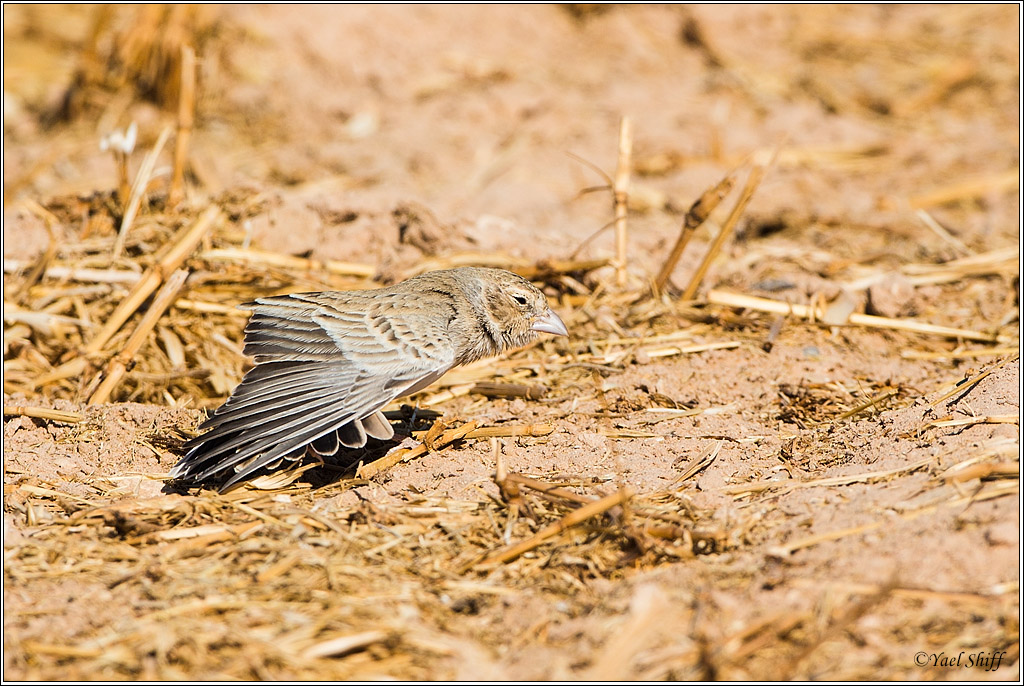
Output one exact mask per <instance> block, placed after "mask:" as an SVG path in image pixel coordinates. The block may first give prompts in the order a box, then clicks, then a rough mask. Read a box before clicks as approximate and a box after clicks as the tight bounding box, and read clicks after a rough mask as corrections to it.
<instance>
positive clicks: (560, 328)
mask: <svg viewBox="0 0 1024 686" xmlns="http://www.w3.org/2000/svg"><path fill="white" fill-rule="evenodd" d="M530 329H532V330H533V331H543V332H544V333H553V334H555V335H556V336H568V335H569V331H568V330H567V329H566V328H565V324H564V323H563V322H562V320H561V318H560V317H559V316H558V315H557V314H555V312H554V310H552V309H551V308H548V311H547V312H545V313H544V314H542V315H541V316H539V317H537V319H536V320H534V322H533V326H531V327H530Z"/></svg>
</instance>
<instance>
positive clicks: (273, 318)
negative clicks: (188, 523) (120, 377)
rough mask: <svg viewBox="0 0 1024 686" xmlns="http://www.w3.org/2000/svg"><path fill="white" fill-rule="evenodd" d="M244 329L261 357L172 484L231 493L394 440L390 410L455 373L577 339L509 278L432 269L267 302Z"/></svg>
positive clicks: (499, 272)
mask: <svg viewBox="0 0 1024 686" xmlns="http://www.w3.org/2000/svg"><path fill="white" fill-rule="evenodd" d="M240 307H243V308H247V309H251V310H252V315H251V316H250V318H249V321H248V324H247V325H246V327H245V330H244V347H243V353H244V354H246V355H250V356H252V357H253V359H254V363H255V364H254V366H253V367H252V368H251V369H249V370H248V371H247V372H246V373H245V375H244V377H243V378H242V381H241V383H240V384H239V385H238V386H237V387H236V388H235V390H234V391H233V392H232V393H231V395H230V396H229V397H228V399H227V400H226V401H225V402H224V403H223V404H222V405H221V406H220V407H219V408H217V409H216V410H215V411H214V413H213V414H212V415H211V416H210V417H209V418H208V419H207V420H206V421H205V422H203V423H202V424H201V425H200V426H199V430H200V431H202V432H203V433H200V434H199V435H197V436H195V437H194V438H191V439H189V440H188V441H186V443H185V445H184V446H183V450H184V452H185V454H184V456H183V457H182V458H181V460H180V461H179V462H178V463H177V464H176V465H175V466H174V467H173V468H172V470H171V473H170V476H171V479H173V480H175V481H179V482H187V483H190V484H207V483H211V482H214V481H216V482H219V483H221V486H220V490H221V492H224V491H227V490H230V489H232V488H234V487H235V486H237V485H239V484H241V483H243V482H245V481H247V480H249V479H251V478H253V476H254V475H255V474H256V472H259V471H260V470H264V471H263V472H262V473H266V472H267V471H268V470H273V469H276V468H277V467H278V466H279V465H280V464H281V463H282V461H283V460H285V459H289V460H296V459H299V458H300V457H302V456H303V455H304V454H306V452H307V450H311V451H312V453H314V454H315V455H316V456H320V457H321V458H322V457H327V456H333V455H336V454H338V452H339V451H340V450H341V449H342V448H360V447H363V446H364V445H366V441H367V437H368V436H369V437H373V438H376V439H380V440H389V439H391V438H392V437H393V436H394V429H393V428H392V426H391V424H390V423H389V422H388V420H387V419H386V418H385V417H384V415H383V413H382V409H383V408H384V407H385V406H386V405H387V404H388V403H390V402H391V401H393V400H395V399H396V398H400V397H403V396H407V395H411V394H413V393H416V392H417V391H421V390H423V389H424V388H426V387H427V386H429V385H430V384H432V383H433V382H434V381H437V380H438V379H439V378H441V376H442V375H443V374H444V373H445V372H447V371H448V370H449V369H451V368H453V367H457V366H459V365H464V364H468V363H470V362H475V361H476V360H479V359H482V358H484V357H489V356H493V355H497V354H499V353H501V352H504V351H507V350H511V349H514V348H518V347H521V346H524V345H526V344H528V343H531V342H532V341H533V340H535V339H536V338H537V336H538V335H539V334H541V333H549V334H554V335H559V336H568V335H569V334H568V331H567V330H566V327H565V324H564V323H563V322H562V320H561V318H559V316H558V315H557V314H555V312H554V310H552V309H551V307H550V306H549V305H548V301H547V298H546V297H545V296H544V294H543V293H541V291H540V290H538V289H537V288H536V287H535V286H534V285H533V284H531V283H530V282H529V281H527V280H526V279H524V278H523V277H521V276H519V275H517V274H514V273H512V272H510V271H506V270H504V269H490V268H484V267H458V268H455V269H443V270H438V271H431V272H426V273H424V274H420V275H419V276H415V277H413V278H410V279H407V280H405V281H402V282H400V283H397V284H395V285H392V286H387V287H384V288H378V289H372V290H356V291H326V292H319V293H295V294H289V295H278V296H271V297H264V298H257V299H256V300H254V301H252V302H247V303H244V304H242V305H241V306H240Z"/></svg>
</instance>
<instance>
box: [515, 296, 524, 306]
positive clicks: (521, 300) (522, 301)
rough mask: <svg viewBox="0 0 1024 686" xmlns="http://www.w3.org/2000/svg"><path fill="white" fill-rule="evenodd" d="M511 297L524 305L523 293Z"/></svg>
mask: <svg viewBox="0 0 1024 686" xmlns="http://www.w3.org/2000/svg"><path fill="white" fill-rule="evenodd" d="M512 299H513V300H515V301H516V302H517V303H519V304H520V305H526V296H525V295H513V296H512Z"/></svg>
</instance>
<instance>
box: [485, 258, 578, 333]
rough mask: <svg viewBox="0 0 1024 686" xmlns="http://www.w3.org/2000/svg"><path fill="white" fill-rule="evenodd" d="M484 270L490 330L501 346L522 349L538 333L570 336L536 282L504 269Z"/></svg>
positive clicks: (486, 315) (486, 313)
mask: <svg viewBox="0 0 1024 686" xmlns="http://www.w3.org/2000/svg"><path fill="white" fill-rule="evenodd" d="M479 271H480V272H483V273H484V274H483V275H482V278H481V279H480V281H481V283H482V288H481V291H480V293H481V295H482V299H483V302H482V305H483V312H484V315H485V317H486V318H487V319H488V321H487V322H486V326H487V329H488V330H489V331H490V332H491V333H492V336H494V338H495V339H496V340H498V341H500V343H501V349H503V350H508V349H509V348H518V347H520V346H523V345H526V344H527V343H530V342H531V341H533V339H534V338H536V337H537V334H538V333H551V334H555V335H556V336H568V335H569V332H568V331H567V330H566V328H565V324H564V323H562V320H561V319H560V318H559V316H558V315H557V314H555V313H554V311H553V310H552V309H551V307H549V306H548V299H547V298H546V297H545V296H544V294H543V293H541V292H540V291H539V290H538V289H537V288H536V287H535V286H534V285H533V284H532V283H530V282H529V281H527V280H526V279H524V278H523V277H521V276H519V275H518V274H513V273H512V272H508V271H505V270H503V269H479Z"/></svg>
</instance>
